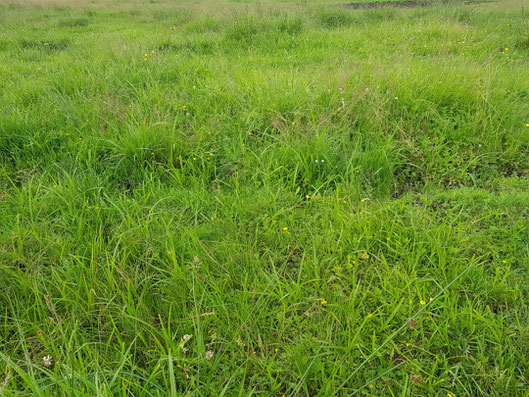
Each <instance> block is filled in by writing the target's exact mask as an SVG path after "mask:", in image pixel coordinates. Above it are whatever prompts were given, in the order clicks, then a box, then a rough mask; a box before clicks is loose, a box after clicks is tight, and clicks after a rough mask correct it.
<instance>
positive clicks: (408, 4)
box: [344, 0, 490, 10]
mask: <svg viewBox="0 0 529 397" xmlns="http://www.w3.org/2000/svg"><path fill="white" fill-rule="evenodd" d="M482 3H490V1H479V0H476V1H474V0H469V1H464V2H462V3H453V2H446V1H444V2H434V1H421V0H417V1H415V0H407V1H373V2H369V3H347V4H344V7H345V8H350V9H353V10H360V9H368V8H384V7H395V8H416V7H426V6H430V5H449V4H463V5H466V4H482Z"/></svg>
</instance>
